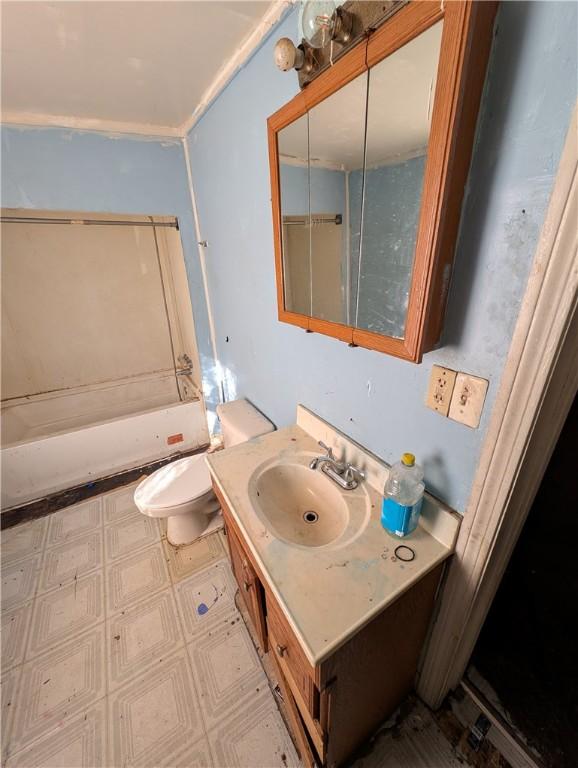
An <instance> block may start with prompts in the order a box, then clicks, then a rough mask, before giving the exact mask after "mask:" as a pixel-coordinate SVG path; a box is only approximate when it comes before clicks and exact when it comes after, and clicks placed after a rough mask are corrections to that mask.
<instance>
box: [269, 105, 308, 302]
mask: <svg viewBox="0 0 578 768" xmlns="http://www.w3.org/2000/svg"><path fill="white" fill-rule="evenodd" d="M277 147H278V152H279V186H280V193H281V216H282V222H281V241H282V247H283V287H284V293H285V295H284V300H285V309H287V310H288V311H290V312H298V313H299V314H301V315H311V309H312V302H311V299H312V292H311V279H310V276H311V243H310V217H309V117H308V115H307V114H305V115H303V116H302V117H300V118H299V119H298V120H296V121H295V122H294V123H291V124H290V125H288V126H287V127H286V128H283V130H282V131H279V133H278V134H277Z"/></svg>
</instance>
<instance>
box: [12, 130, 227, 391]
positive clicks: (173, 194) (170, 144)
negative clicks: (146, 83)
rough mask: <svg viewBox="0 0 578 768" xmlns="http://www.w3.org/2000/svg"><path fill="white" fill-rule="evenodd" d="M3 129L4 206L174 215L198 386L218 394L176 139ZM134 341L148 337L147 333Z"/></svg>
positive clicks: (179, 145) (183, 168) (181, 154)
mask: <svg viewBox="0 0 578 768" xmlns="http://www.w3.org/2000/svg"><path fill="white" fill-rule="evenodd" d="M1 133H2V206H3V207H6V208H24V209H29V210H35V209H36V210H61V211H70V210H73V211H88V212H95V213H121V214H123V213H124V214H157V215H170V216H177V218H178V220H179V226H180V233H181V240H182V244H183V252H184V257H185V263H186V268H187V277H188V281H189V286H190V290H191V297H192V304H193V314H194V319H195V330H196V335H197V344H198V348H199V356H200V358H201V365H202V368H203V388H204V390H205V392H206V394H207V396H208V401H209V403H211V402H214V401H216V399H217V390H216V387H215V377H214V364H213V356H212V352H211V346H210V339H209V330H208V322H207V312H206V305H205V297H204V293H203V286H202V278H201V274H200V268H199V262H198V253H197V246H196V242H195V240H196V238H195V233H194V226H193V217H192V210H191V200H190V193H189V187H188V181H187V171H186V166H185V161H184V151H183V146H182V143H181V142H180V141H179V140H175V139H166V140H159V139H152V138H150V139H149V138H145V137H142V138H141V137H129V136H120V135H106V134H100V133H94V132H86V131H72V130H68V129H59V128H24V127H22V128H16V127H9V126H2V131H1ZM140 343H141V344H142V345H143V347H144V346H145V345H146V344H147V339H146V336H145V335H143V337H142V338H141V340H140Z"/></svg>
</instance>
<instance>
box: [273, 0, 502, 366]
mask: <svg viewBox="0 0 578 768" xmlns="http://www.w3.org/2000/svg"><path fill="white" fill-rule="evenodd" d="M497 6H498V3H497V2H491V1H490V2H485V1H480V0H451V1H449V2H448V1H447V0H446V2H445V3H444V2H443V1H442V2H441V3H437V2H431V1H430V0H425V1H422V0H412V2H410V3H408V5H406V6H404V7H403V8H402V9H401V10H400V11H398V12H397V13H396V14H395V15H394V16H392V17H391V18H390V19H388V20H387V21H386V22H385V23H384V24H383V25H382V26H381V27H379V28H378V29H377V30H376V31H375V32H372V33H371V34H369V35H368V36H367V37H365V38H364V39H362V40H361V41H360V42H359V43H358V44H357V45H355V46H354V47H353V48H352V49H351V50H350V51H348V52H347V53H345V54H344V55H343V56H342V57H341V58H340V59H339V60H338V61H337V62H336V63H335V64H334V66H333V67H330V68H329V69H327V70H325V71H324V72H322V73H321V74H320V75H319V77H317V78H316V79H315V80H313V82H311V83H310V84H309V85H307V86H306V88H305V89H304V90H303V91H301V92H300V93H298V94H297V95H296V96H295V97H294V98H293V99H292V100H291V101H289V102H288V103H287V104H285V106H283V107H282V108H281V109H279V110H278V111H277V112H275V113H274V114H273V115H271V117H270V118H269V119H268V121H267V131H268V138H269V165H270V172H271V204H272V207H273V236H274V245H275V273H276V278H277V305H278V317H279V320H280V321H281V322H285V323H291V324H292V325H297V326H299V327H301V328H304V329H305V330H307V331H310V332H313V331H315V332H318V333H324V334H326V335H328V336H333V337H334V338H336V339H340V340H342V341H345V342H347V343H348V344H350V345H351V346H360V347H366V348H367V349H374V350H377V351H379V352H385V353H387V354H390V355H394V356H395V357H400V358H402V359H404V360H410V361H412V362H414V363H419V362H421V359H422V355H423V353H424V352H427V351H429V350H430V349H433V347H434V346H435V344H436V343H437V341H438V340H439V337H440V335H441V331H442V327H443V319H444V313H445V305H446V301H447V295H448V288H449V282H450V276H451V266H452V262H453V257H454V249H455V244H456V237H457V232H458V226H459V221H460V212H461V206H462V200H463V193H464V187H465V184H466V180H467V175H468V170H469V166H470V158H471V152H472V146H473V141H474V133H475V128H476V121H477V116H478V109H479V104H480V99H481V94H482V88H483V84H484V78H485V74H486V65H487V61H488V56H489V52H490V46H491V42H492V31H493V24H494V17H495V14H496V9H497ZM442 20H443V22H444V24H443V31H442V40H441V47H440V58H439V63H438V74H437V83H436V90H435V97H434V107H433V111H432V121H431V128H430V136H429V143H428V149H427V157H426V165H425V172H424V179H423V191H422V200H421V207H420V214H419V221H418V229H417V237H416V246H415V255H414V262H413V269H412V278H411V285H410V294H409V303H408V309H407V317H406V325H405V336H404V338H403V339H399V338H394V337H391V336H384V335H382V334H379V333H375V332H373V331H366V330H363V329H360V328H355V327H352V326H349V325H344V324H342V323H336V322H332V321H329V320H321V319H318V318H315V317H310V316H308V315H302V314H298V313H296V312H290V311H288V310H287V309H285V291H284V284H283V247H282V212H281V190H280V174H279V150H278V143H277V135H278V133H279V131H281V130H282V129H283V128H285V127H286V126H287V125H289V124H290V123H292V122H294V121H295V120H297V119H298V118H300V117H302V116H303V115H304V114H306V113H307V112H309V110H311V109H312V108H313V107H314V106H315V105H316V104H319V102H321V101H323V100H324V99H326V98H327V97H328V96H331V94H333V93H335V92H336V91H338V90H339V89H340V88H342V87H343V86H344V85H346V84H347V83H349V82H350V81H351V80H353V79H354V78H355V77H357V76H358V75H360V74H362V73H363V72H366V71H367V70H368V69H370V68H371V67H372V66H374V65H375V64H378V63H379V62H380V61H382V60H383V59H385V58H386V57H387V56H390V55H391V54H392V53H394V52H395V51H397V50H398V49H399V48H401V47H402V46H403V45H405V44H406V43H409V42H410V41H411V40H413V39H414V38H415V37H417V36H418V35H420V34H421V33H422V32H425V30H427V29H429V27H431V26H432V25H433V24H436V23H437V22H438V21H442Z"/></svg>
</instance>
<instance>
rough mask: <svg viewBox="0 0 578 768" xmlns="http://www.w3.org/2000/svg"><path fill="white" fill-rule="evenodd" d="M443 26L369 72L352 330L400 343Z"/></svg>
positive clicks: (355, 190)
mask: <svg viewBox="0 0 578 768" xmlns="http://www.w3.org/2000/svg"><path fill="white" fill-rule="evenodd" d="M442 23H443V22H438V24H436V25H434V26H433V27H431V28H430V29H428V30H427V31H426V32H424V33H422V34H421V35H419V37H417V38H415V39H414V40H412V41H411V42H410V43H408V44H407V45H405V46H403V47H402V48H400V49H399V50H398V51H396V52H395V53H393V54H392V55H391V56H389V57H388V58H386V59H384V60H383V61H381V62H380V63H379V64H377V65H376V66H374V67H372V68H371V69H370V71H369V98H368V106H367V137H366V158H365V173H364V175H363V179H362V178H361V174H357V175H353V176H352V179H351V181H350V190H351V195H352V197H353V198H354V199H357V198H358V197H361V196H362V195H363V222H362V229H361V239H362V248H361V258H360V260H359V262H358V263H357V264H355V265H354V269H353V287H352V294H353V295H354V296H355V299H356V305H355V312H354V323H353V324H354V325H355V326H356V327H357V328H364V329H366V330H370V331H373V332H375V333H381V334H384V335H386V336H394V337H398V338H403V335H404V329H405V320H406V315H407V307H408V299H409V291H410V285H411V276H412V268H413V259H414V253H415V244H416V237H417V229H418V222H419V213H420V208H421V199H422V187H423V178H424V171H425V162H426V155H427V146H428V140H429V133H430V123H431V113H432V109H433V99H434V93H435V84H436V77H437V67H438V59H439V53H440V44H441V32H442ZM408 94H409V95H410V97H408ZM356 209H357V208H356V206H355V205H352V210H356Z"/></svg>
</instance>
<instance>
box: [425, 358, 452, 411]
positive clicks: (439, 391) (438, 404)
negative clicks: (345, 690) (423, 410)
mask: <svg viewBox="0 0 578 768" xmlns="http://www.w3.org/2000/svg"><path fill="white" fill-rule="evenodd" d="M456 376H457V373H456V371H452V369H451V368H443V367H442V366H441V365H432V369H431V374H430V379H429V387H428V390H427V397H426V400H425V404H426V405H427V407H428V408H431V409H432V410H434V411H436V412H437V413H439V414H441V415H442V416H447V415H448V412H449V410H450V402H451V399H452V392H453V391H454V385H455V383H456Z"/></svg>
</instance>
